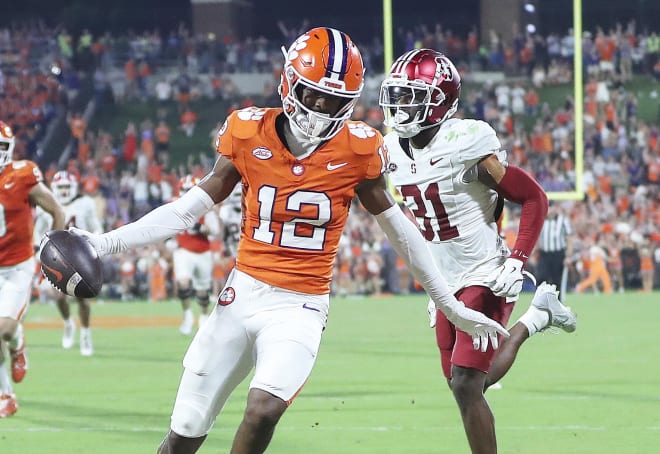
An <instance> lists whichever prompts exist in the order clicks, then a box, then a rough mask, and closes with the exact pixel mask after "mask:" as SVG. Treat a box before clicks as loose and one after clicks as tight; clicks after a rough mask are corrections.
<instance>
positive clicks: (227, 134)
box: [214, 113, 236, 161]
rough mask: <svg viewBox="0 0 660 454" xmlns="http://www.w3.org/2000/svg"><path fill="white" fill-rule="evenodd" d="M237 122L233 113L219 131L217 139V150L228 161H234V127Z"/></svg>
mask: <svg viewBox="0 0 660 454" xmlns="http://www.w3.org/2000/svg"><path fill="white" fill-rule="evenodd" d="M235 121H236V115H235V113H232V114H231V115H230V116H229V117H227V119H226V120H225V122H224V123H223V124H222V126H221V127H220V129H219V130H218V135H217V136H216V138H215V144H214V145H215V150H216V151H217V152H218V153H219V154H220V155H222V156H224V157H225V158H227V159H230V160H232V161H233V160H234V158H235V156H234V147H233V141H232V131H233V125H234V123H235Z"/></svg>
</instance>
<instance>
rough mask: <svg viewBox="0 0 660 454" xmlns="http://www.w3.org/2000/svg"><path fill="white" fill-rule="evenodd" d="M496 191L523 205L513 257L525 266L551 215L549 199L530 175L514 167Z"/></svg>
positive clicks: (506, 173) (505, 174)
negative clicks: (546, 220)
mask: <svg viewBox="0 0 660 454" xmlns="http://www.w3.org/2000/svg"><path fill="white" fill-rule="evenodd" d="M496 189H497V192H498V193H499V194H500V195H501V196H503V197H504V198H505V199H507V200H510V201H512V202H515V203H517V204H520V205H522V213H521V214H520V224H519V226H518V236H517V237H516V243H515V245H514V247H513V251H512V252H511V255H510V257H513V258H516V259H518V260H521V261H522V262H523V264H525V263H527V259H529V255H530V254H531V253H532V250H533V249H534V245H535V244H536V241H537V240H538V239H539V235H540V234H541V229H542V228H543V222H544V221H545V217H546V215H547V214H548V196H547V195H546V194H545V191H544V190H543V188H542V187H541V186H539V184H538V183H537V182H536V180H534V179H533V178H532V177H531V176H530V175H529V174H528V173H527V172H525V171H524V170H522V169H520V168H519V167H515V166H511V165H510V166H508V167H507V169H506V172H505V173H504V177H503V178H502V181H500V183H499V185H498V186H497V188H496Z"/></svg>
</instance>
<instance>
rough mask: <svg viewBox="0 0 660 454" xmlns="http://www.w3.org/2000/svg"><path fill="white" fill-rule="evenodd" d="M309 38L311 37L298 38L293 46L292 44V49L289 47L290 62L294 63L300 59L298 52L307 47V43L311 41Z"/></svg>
mask: <svg viewBox="0 0 660 454" xmlns="http://www.w3.org/2000/svg"><path fill="white" fill-rule="evenodd" d="M309 38H310V36H309V35H307V34H305V35H303V36H301V37H300V38H298V39H297V40H296V41H295V42H294V43H293V44H291V47H289V51H288V52H287V55H286V58H287V60H288V61H292V60H295V59H296V58H298V52H299V51H301V50H303V49H304V48H306V47H307V41H309Z"/></svg>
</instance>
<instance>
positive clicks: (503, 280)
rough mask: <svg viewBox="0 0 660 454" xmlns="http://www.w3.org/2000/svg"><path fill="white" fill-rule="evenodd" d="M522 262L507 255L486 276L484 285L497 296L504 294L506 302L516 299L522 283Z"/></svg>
mask: <svg viewBox="0 0 660 454" xmlns="http://www.w3.org/2000/svg"><path fill="white" fill-rule="evenodd" d="M522 268H523V262H521V261H520V260H518V259H514V258H511V257H509V258H508V259H506V260H505V261H504V263H503V264H501V265H500V266H498V267H497V268H496V269H494V270H493V272H492V273H490V274H489V275H488V277H487V278H486V285H488V287H490V289H491V290H492V291H493V293H494V294H495V295H497V296H504V297H506V298H507V299H508V301H507V302H510V301H515V300H516V299H518V294H520V292H521V291H522V285H523V273H522Z"/></svg>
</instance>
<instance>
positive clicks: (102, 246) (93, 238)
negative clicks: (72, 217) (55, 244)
mask: <svg viewBox="0 0 660 454" xmlns="http://www.w3.org/2000/svg"><path fill="white" fill-rule="evenodd" d="M69 231H71V232H73V233H75V234H76V235H80V236H82V237H83V238H85V239H86V240H87V241H88V242H89V244H91V245H92V247H93V248H94V249H95V250H96V252H97V253H98V255H99V257H103V256H105V255H108V254H109V253H110V251H108V250H107V248H106V242H105V241H104V240H103V238H102V237H101V235H97V234H96V233H92V232H88V231H87V230H82V229H79V228H77V227H69Z"/></svg>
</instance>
